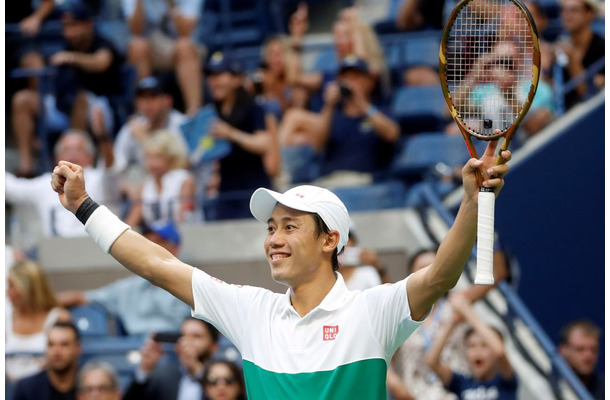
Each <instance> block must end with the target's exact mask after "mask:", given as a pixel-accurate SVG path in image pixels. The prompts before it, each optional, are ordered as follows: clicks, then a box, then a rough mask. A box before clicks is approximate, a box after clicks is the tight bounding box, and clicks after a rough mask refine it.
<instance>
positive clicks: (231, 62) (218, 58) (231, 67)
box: [204, 51, 243, 74]
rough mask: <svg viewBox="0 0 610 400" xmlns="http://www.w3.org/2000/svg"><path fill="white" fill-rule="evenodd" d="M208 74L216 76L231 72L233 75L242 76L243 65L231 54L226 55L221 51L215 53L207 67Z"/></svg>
mask: <svg viewBox="0 0 610 400" xmlns="http://www.w3.org/2000/svg"><path fill="white" fill-rule="evenodd" d="M204 72H205V73H206V74H214V73H218V72H231V73H233V74H241V73H242V72H243V69H242V67H241V64H240V63H239V62H238V61H237V60H235V59H234V58H233V57H232V56H231V55H230V54H228V53H227V54H225V53H223V52H221V51H216V52H214V53H213V54H212V55H211V56H210V59H209V60H208V63H207V65H206V66H205V71H204Z"/></svg>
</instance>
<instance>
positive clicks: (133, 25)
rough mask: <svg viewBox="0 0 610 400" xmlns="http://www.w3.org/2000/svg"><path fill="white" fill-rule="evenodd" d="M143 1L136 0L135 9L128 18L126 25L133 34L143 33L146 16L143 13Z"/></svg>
mask: <svg viewBox="0 0 610 400" xmlns="http://www.w3.org/2000/svg"><path fill="white" fill-rule="evenodd" d="M143 3H144V1H143V0H137V1H136V9H135V11H134V13H133V15H132V16H131V18H129V21H127V22H128V25H129V30H130V31H131V33H132V34H133V35H141V34H142V33H144V27H145V26H146V17H145V15H144V4H143Z"/></svg>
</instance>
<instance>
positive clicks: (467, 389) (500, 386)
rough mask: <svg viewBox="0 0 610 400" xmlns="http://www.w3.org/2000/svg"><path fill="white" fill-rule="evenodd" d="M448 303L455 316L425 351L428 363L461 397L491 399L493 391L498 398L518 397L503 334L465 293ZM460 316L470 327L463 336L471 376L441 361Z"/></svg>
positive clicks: (449, 388) (447, 385)
mask: <svg viewBox="0 0 610 400" xmlns="http://www.w3.org/2000/svg"><path fill="white" fill-rule="evenodd" d="M449 302H450V304H451V306H452V308H453V310H454V312H455V314H454V318H453V319H452V320H451V323H450V324H449V325H448V326H447V327H446V328H445V329H443V330H442V331H440V332H439V334H438V336H437V337H436V339H435V340H434V343H433V344H432V346H431V348H430V349H429V350H428V352H427V354H426V358H425V359H426V363H427V364H428V365H429V366H430V368H432V369H433V370H434V372H435V373H436V375H437V376H438V377H439V379H440V380H441V382H442V383H443V385H444V386H445V388H447V389H448V390H449V391H451V392H453V393H455V394H456V395H458V396H459V398H460V399H461V400H466V399H470V398H472V397H473V396H479V397H484V398H489V397H490V396H492V394H491V393H494V396H496V398H501V399H516V398H517V379H516V377H515V373H514V370H513V367H512V366H511V364H510V361H509V360H508V358H507V357H506V353H505V350H504V343H503V341H502V335H501V334H500V333H499V332H497V331H496V330H495V329H493V328H491V327H489V326H487V325H486V324H485V323H484V322H483V321H481V320H480V319H479V317H478V316H477V315H476V314H475V312H474V310H473V309H472V307H471V306H470V303H469V302H468V299H467V298H466V297H465V296H461V295H459V294H458V295H453V296H451V297H450V298H449ZM461 319H464V320H466V322H468V323H469V324H470V326H471V328H470V329H469V330H468V331H466V333H465V335H464V344H465V345H466V358H467V360H468V365H469V368H470V374H469V375H471V376H469V375H463V374H460V373H457V372H455V371H452V370H451V368H450V367H449V366H448V365H446V364H444V363H443V362H441V361H440V356H441V352H442V350H443V347H444V345H445V343H446V341H447V338H448V337H449V335H450V334H451V332H452V331H453V329H454V328H455V326H456V324H457V322H458V321H460V320H461Z"/></svg>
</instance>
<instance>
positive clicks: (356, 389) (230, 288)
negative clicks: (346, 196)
mask: <svg viewBox="0 0 610 400" xmlns="http://www.w3.org/2000/svg"><path fill="white" fill-rule="evenodd" d="M336 276H337V281H336V283H335V285H334V286H333V288H332V289H331V291H330V292H329V293H328V295H327V296H326V297H325V298H324V300H323V301H322V303H320V305H319V306H318V307H316V308H315V309H313V310H312V311H311V312H310V313H309V314H307V315H306V316H304V317H302V318H301V317H300V316H299V314H298V313H297V312H296V311H295V309H294V308H293V307H292V305H291V303H290V290H288V292H287V293H286V294H285V295H282V294H277V293H273V292H271V291H269V290H266V289H261V288H255V287H251V286H238V285H230V284H227V283H225V282H222V281H220V280H218V279H216V278H214V277H211V276H210V275H208V274H206V273H205V272H203V271H201V270H198V269H195V270H194V272H193V277H192V286H193V297H194V303H195V309H194V310H193V311H192V314H193V316H194V317H196V318H201V319H204V320H206V321H208V322H210V323H212V324H213V325H215V326H216V327H217V328H218V330H220V331H221V332H222V334H223V335H225V336H226V337H227V338H228V339H229V340H230V341H231V342H233V344H235V346H236V347H237V348H238V349H239V351H240V352H241V355H242V358H243V366H244V375H245V379H246V387H247V394H248V398H249V399H250V400H258V399H261V400H262V399H265V400H267V399H278V400H279V399H281V400H285V399H291V400H301V399H311V400H320V399H332V400H340V399H346V400H347V399H349V400H351V399H384V400H385V399H386V372H387V366H388V365H389V364H390V360H391V358H392V355H393V354H394V352H395V351H396V349H397V348H398V347H399V346H400V345H401V344H402V343H403V342H404V341H405V340H406V339H407V337H409V335H410V334H411V333H413V331H414V330H415V329H416V328H417V327H418V326H419V325H420V322H416V321H413V320H412V319H411V312H410V309H409V303H408V301H407V291H406V282H407V279H404V280H402V281H400V282H397V283H395V284H386V285H381V286H377V287H374V288H371V289H367V290H365V291H362V292H360V291H349V290H348V289H347V287H346V286H345V282H344V281H343V278H342V277H341V275H340V274H336Z"/></svg>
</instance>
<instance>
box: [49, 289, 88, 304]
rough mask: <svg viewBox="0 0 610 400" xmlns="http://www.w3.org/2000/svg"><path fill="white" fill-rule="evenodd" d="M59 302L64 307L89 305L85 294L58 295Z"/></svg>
mask: <svg viewBox="0 0 610 400" xmlns="http://www.w3.org/2000/svg"><path fill="white" fill-rule="evenodd" d="M57 302H58V303H59V305H60V306H62V307H75V306H84V305H86V304H88V303H89V302H88V301H87V298H86V297H85V292H82V291H67V292H59V293H57Z"/></svg>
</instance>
